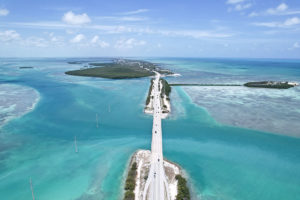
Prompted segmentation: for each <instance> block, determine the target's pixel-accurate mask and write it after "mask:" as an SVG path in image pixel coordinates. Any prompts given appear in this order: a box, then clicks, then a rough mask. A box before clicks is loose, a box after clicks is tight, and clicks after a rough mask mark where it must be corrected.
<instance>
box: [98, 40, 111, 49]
mask: <svg viewBox="0 0 300 200" xmlns="http://www.w3.org/2000/svg"><path fill="white" fill-rule="evenodd" d="M98 45H99V46H100V47H101V48H106V47H109V46H110V44H109V43H108V42H105V41H99V42H98Z"/></svg>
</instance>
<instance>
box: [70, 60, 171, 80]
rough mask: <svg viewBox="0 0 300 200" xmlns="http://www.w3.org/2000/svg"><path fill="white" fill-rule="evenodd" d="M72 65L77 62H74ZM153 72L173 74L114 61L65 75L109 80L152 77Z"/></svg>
mask: <svg viewBox="0 0 300 200" xmlns="http://www.w3.org/2000/svg"><path fill="white" fill-rule="evenodd" d="M73 63H77V62H76V61H74V62H72V64H73ZM69 64H71V62H69ZM154 71H156V72H158V73H160V74H163V75H171V74H173V73H172V72H171V71H170V70H166V69H162V68H160V67H159V66H158V65H157V64H153V63H151V62H146V61H140V60H128V59H115V60H114V61H113V62H112V63H89V64H88V66H85V67H84V68H82V69H79V70H73V71H67V72H65V74H68V75H74V76H88V77H101V78H109V79H129V78H141V77H148V76H154V75H155V73H154Z"/></svg>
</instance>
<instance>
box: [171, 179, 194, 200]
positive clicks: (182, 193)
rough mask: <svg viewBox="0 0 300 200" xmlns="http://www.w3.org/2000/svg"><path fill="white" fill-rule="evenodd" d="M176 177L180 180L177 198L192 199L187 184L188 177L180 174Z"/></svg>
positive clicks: (180, 199)
mask: <svg viewBox="0 0 300 200" xmlns="http://www.w3.org/2000/svg"><path fill="white" fill-rule="evenodd" d="M175 178H176V180H177V181H178V183H177V195H176V200H190V199H191V196H190V191H189V188H188V187H187V185H186V179H185V178H183V177H182V176H181V175H179V174H178V175H176V176H175Z"/></svg>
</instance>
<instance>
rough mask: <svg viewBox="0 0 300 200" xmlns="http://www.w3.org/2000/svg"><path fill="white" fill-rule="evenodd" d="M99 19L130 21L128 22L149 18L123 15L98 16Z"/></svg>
mask: <svg viewBox="0 0 300 200" xmlns="http://www.w3.org/2000/svg"><path fill="white" fill-rule="evenodd" d="M97 19H99V20H110V21H128V22H135V21H145V20H147V18H146V17H132V16H122V17H115V16H101V17H97Z"/></svg>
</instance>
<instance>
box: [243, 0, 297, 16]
mask: <svg viewBox="0 0 300 200" xmlns="http://www.w3.org/2000/svg"><path fill="white" fill-rule="evenodd" d="M297 14H300V10H291V9H289V7H288V5H287V4H285V3H281V4H279V5H278V6H277V7H276V8H269V9H267V10H265V11H263V12H252V13H251V14H249V17H256V16H260V15H297Z"/></svg>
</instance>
